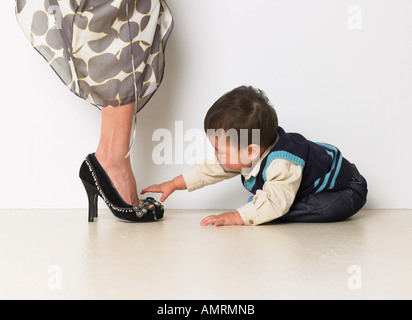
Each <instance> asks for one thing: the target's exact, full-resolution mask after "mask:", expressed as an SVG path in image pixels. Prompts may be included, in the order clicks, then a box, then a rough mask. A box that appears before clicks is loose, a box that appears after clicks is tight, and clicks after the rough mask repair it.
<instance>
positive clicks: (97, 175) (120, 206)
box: [79, 153, 164, 222]
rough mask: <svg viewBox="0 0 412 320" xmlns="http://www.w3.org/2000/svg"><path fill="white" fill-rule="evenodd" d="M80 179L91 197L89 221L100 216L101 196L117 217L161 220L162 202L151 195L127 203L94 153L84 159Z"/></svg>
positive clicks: (140, 220)
mask: <svg viewBox="0 0 412 320" xmlns="http://www.w3.org/2000/svg"><path fill="white" fill-rule="evenodd" d="M79 176H80V179H81V180H82V183H83V185H84V188H85V189H86V192H87V197H88V199H89V222H93V220H94V218H96V217H97V216H98V208H97V201H98V198H99V196H100V197H101V198H102V199H103V200H104V202H106V204H107V206H108V207H109V208H110V210H111V212H112V213H113V214H114V216H115V217H117V218H119V219H121V220H124V221H128V222H151V221H156V220H160V219H162V218H163V215H164V208H163V205H161V204H160V202H158V201H156V200H155V199H153V198H151V197H149V198H146V199H145V200H140V201H139V204H138V205H135V206H131V205H129V204H127V203H126V202H125V201H124V200H123V199H122V197H121V196H120V195H119V193H118V192H117V190H116V188H115V187H114V185H113V183H112V181H111V180H110V178H109V176H108V175H107V173H106V172H105V171H104V169H103V167H102V166H101V165H100V163H99V161H97V158H96V156H95V155H94V153H92V154H89V155H88V156H87V157H86V160H84V162H83V164H82V166H81V167H80V172H79Z"/></svg>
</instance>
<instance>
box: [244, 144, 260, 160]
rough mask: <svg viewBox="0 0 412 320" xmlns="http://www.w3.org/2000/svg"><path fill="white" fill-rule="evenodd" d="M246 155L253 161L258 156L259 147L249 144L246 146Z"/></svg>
mask: <svg viewBox="0 0 412 320" xmlns="http://www.w3.org/2000/svg"><path fill="white" fill-rule="evenodd" d="M247 153H248V157H249V158H250V159H251V160H252V161H253V160H255V159H259V158H260V147H259V146H258V145H257V144H250V145H248V147H247Z"/></svg>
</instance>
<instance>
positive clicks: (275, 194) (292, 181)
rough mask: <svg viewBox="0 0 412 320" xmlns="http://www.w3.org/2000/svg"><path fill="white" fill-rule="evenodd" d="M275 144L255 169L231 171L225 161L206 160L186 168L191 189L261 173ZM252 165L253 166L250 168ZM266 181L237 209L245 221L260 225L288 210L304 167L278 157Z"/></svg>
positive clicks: (189, 188)
mask: <svg viewBox="0 0 412 320" xmlns="http://www.w3.org/2000/svg"><path fill="white" fill-rule="evenodd" d="M272 147H273V145H272V146H271V147H269V148H268V149H267V150H266V151H265V152H264V153H263V154H262V156H261V157H260V160H259V161H258V162H257V163H256V165H255V166H254V167H253V168H252V170H248V172H246V170H244V171H243V172H239V171H231V170H229V169H228V168H227V167H226V166H225V165H223V164H220V163H219V162H218V161H217V159H216V160H215V161H210V160H206V161H205V162H204V163H202V164H198V165H196V166H194V167H193V168H191V169H189V170H188V171H186V172H184V173H183V174H182V175H183V179H184V180H185V183H186V186H187V190H188V191H194V190H197V189H200V188H203V187H205V186H207V185H211V184H215V183H217V182H220V181H223V180H226V179H230V178H233V177H235V176H238V175H239V174H242V175H243V176H244V177H245V179H246V181H247V180H249V179H251V178H252V177H256V176H257V175H258V174H259V171H260V166H261V162H262V160H263V159H264V158H265V157H266V156H267V155H268V154H269V152H270V150H271V149H272ZM248 169H250V168H248ZM266 179H267V180H266V183H265V184H264V185H263V188H262V189H261V190H258V191H257V192H256V194H255V196H254V197H253V200H252V201H251V202H248V203H247V204H245V205H244V206H242V207H240V208H238V209H237V211H238V212H239V214H240V216H241V217H242V220H243V223H244V224H245V225H259V224H262V223H265V222H269V221H272V220H275V219H277V218H279V217H281V216H283V215H284V214H286V213H287V212H288V211H289V209H290V207H291V206H292V204H293V201H294V200H295V197H296V194H297V192H298V190H299V187H300V183H301V181H302V168H301V167H300V166H299V165H297V164H295V163H293V162H291V161H289V160H285V159H274V160H273V161H272V162H271V163H270V164H269V166H268V168H267V170H266Z"/></svg>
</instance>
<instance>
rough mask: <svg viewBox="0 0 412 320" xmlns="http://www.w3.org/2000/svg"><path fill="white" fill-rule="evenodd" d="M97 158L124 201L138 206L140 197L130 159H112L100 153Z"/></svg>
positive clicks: (97, 153)
mask: <svg viewBox="0 0 412 320" xmlns="http://www.w3.org/2000/svg"><path fill="white" fill-rule="evenodd" d="M95 156H96V158H97V160H98V161H99V163H100V165H101V166H102V167H103V169H104V170H105V171H106V173H107V175H108V176H109V178H110V180H111V181H112V182H113V185H114V187H115V188H116V190H117V192H118V193H119V195H120V196H121V197H122V199H123V200H124V201H125V202H126V203H127V204H130V205H136V204H138V203H139V197H138V195H137V186H136V180H135V178H134V174H133V171H132V167H131V164H130V158H127V159H125V158H124V157H123V158H122V157H120V158H117V159H116V158H111V157H109V156H107V155H103V154H100V153H99V151H97V152H96V153H95Z"/></svg>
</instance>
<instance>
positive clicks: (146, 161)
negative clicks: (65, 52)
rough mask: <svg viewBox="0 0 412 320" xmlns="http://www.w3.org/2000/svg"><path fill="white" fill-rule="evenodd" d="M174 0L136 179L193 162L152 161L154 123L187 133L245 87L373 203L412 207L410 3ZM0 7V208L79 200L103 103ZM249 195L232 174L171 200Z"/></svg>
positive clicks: (188, 204) (175, 204)
mask: <svg viewBox="0 0 412 320" xmlns="http://www.w3.org/2000/svg"><path fill="white" fill-rule="evenodd" d="M168 4H169V6H170V8H171V10H172V12H173V13H174V17H175V30H174V34H173V35H172V37H171V39H170V41H169V44H168V48H167V52H166V61H167V65H166V74H165V78H164V82H163V84H162V86H161V88H160V89H159V91H158V92H157V94H156V95H155V97H154V98H153V99H152V100H151V102H150V104H149V105H148V106H146V108H145V109H144V110H143V111H142V112H141V113H140V114H139V118H138V125H139V127H138V131H137V137H136V139H137V141H136V145H135V148H134V150H133V153H132V160H133V168H134V171H135V174H136V178H137V181H138V187H139V190H140V189H142V188H144V187H146V186H148V185H151V184H153V183H159V182H162V181H165V180H167V179H171V178H173V177H174V176H176V175H178V174H180V172H182V171H183V170H186V169H188V168H190V166H191V164H190V163H174V164H164V165H156V164H155V163H154V162H153V160H152V151H153V149H154V148H155V147H156V146H157V145H158V144H159V142H157V141H152V135H153V133H154V131H155V130H156V129H159V128H165V129H169V130H171V132H172V133H173V134H174V136H173V137H174V138H176V136H175V132H174V130H175V121H182V123H183V130H184V131H183V132H187V130H190V129H199V130H200V129H202V127H203V117H204V115H205V113H206V111H207V110H208V108H209V107H210V106H211V104H212V103H213V102H214V101H215V100H216V99H217V98H218V97H220V95H222V94H223V93H225V92H227V91H229V90H231V89H232V88H234V87H236V86H238V85H242V84H247V85H253V86H256V87H259V88H261V89H263V90H265V91H266V93H267V94H268V96H269V97H270V99H271V101H272V103H273V105H274V106H275V108H276V110H277V112H278V116H279V121H280V125H281V126H282V127H283V128H284V129H285V130H286V131H294V132H300V133H302V134H304V135H305V136H306V137H307V138H308V139H311V140H314V141H323V142H328V143H331V144H334V145H336V146H337V147H339V148H340V150H341V151H342V152H343V154H344V156H346V158H348V159H349V160H350V161H351V162H354V163H355V164H356V165H357V166H358V169H359V170H360V171H361V173H363V174H364V176H365V177H366V178H367V180H368V183H369V201H368V204H367V208H412V183H411V178H412V169H411V168H412V165H411V161H412V148H411V142H410V139H411V137H412V134H411V133H412V132H411V131H412V129H411V124H410V123H411V119H412V90H411V89H412V63H411V59H412V19H411V17H412V1H410V0H396V1H393V0H350V1H347V0H311V1H307V0H288V1H286V0H284V1H280V0H254V1H250V0H169V1H168ZM0 8H1V11H2V19H1V21H0V25H1V30H3V32H2V45H1V47H2V50H1V51H0V55H1V56H0V64H1V65H0V66H1V71H2V74H3V76H2V77H1V93H2V94H1V96H2V99H1V102H2V110H1V116H0V137H1V157H0V177H1V184H0V200H1V201H0V208H85V207H86V206H87V198H86V194H85V192H84V190H83V189H82V188H83V186H82V184H81V183H80V180H79V178H78V170H79V167H80V164H81V162H82V161H83V159H84V157H85V156H86V155H87V154H88V153H91V152H94V151H95V149H96V147H97V142H98V138H99V134H100V111H99V110H98V109H96V108H94V107H92V106H91V105H89V104H88V103H87V102H85V101H83V100H81V99H79V98H77V97H76V96H74V95H73V94H72V93H70V91H69V90H68V89H67V88H66V87H65V86H64V85H63V84H62V83H61V82H60V80H59V79H58V78H57V76H56V75H55V74H54V72H53V71H52V70H51V68H50V67H49V66H48V65H47V64H46V63H45V62H44V60H43V58H42V57H41V56H40V55H39V54H37V53H36V52H35V51H34V50H33V49H32V48H31V46H30V44H29V42H28V41H27V40H26V38H25V37H24V35H23V33H22V32H21V31H20V29H19V27H18V25H17V23H16V20H15V16H14V1H2V3H1V4H0ZM179 123H181V122H179ZM182 143H183V142H182ZM190 144H191V142H190V141H186V142H184V144H183V151H184V149H185V148H186V147H187V146H189V145H190ZM248 196H249V194H248V192H247V191H246V190H244V189H243V187H242V186H241V183H240V178H235V179H233V180H229V181H225V182H222V183H220V184H217V185H214V186H210V187H208V188H204V189H202V190H199V191H196V192H193V193H188V192H187V191H180V192H176V193H175V194H174V195H172V196H171V197H170V198H169V199H168V200H167V201H166V203H165V206H166V208H183V209H190V208H193V209H194V208H202V209H213V208H221V209H234V208H236V207H238V206H240V205H242V204H243V203H244V202H245V201H246V200H247V198H248ZM157 198H159V196H157Z"/></svg>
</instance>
